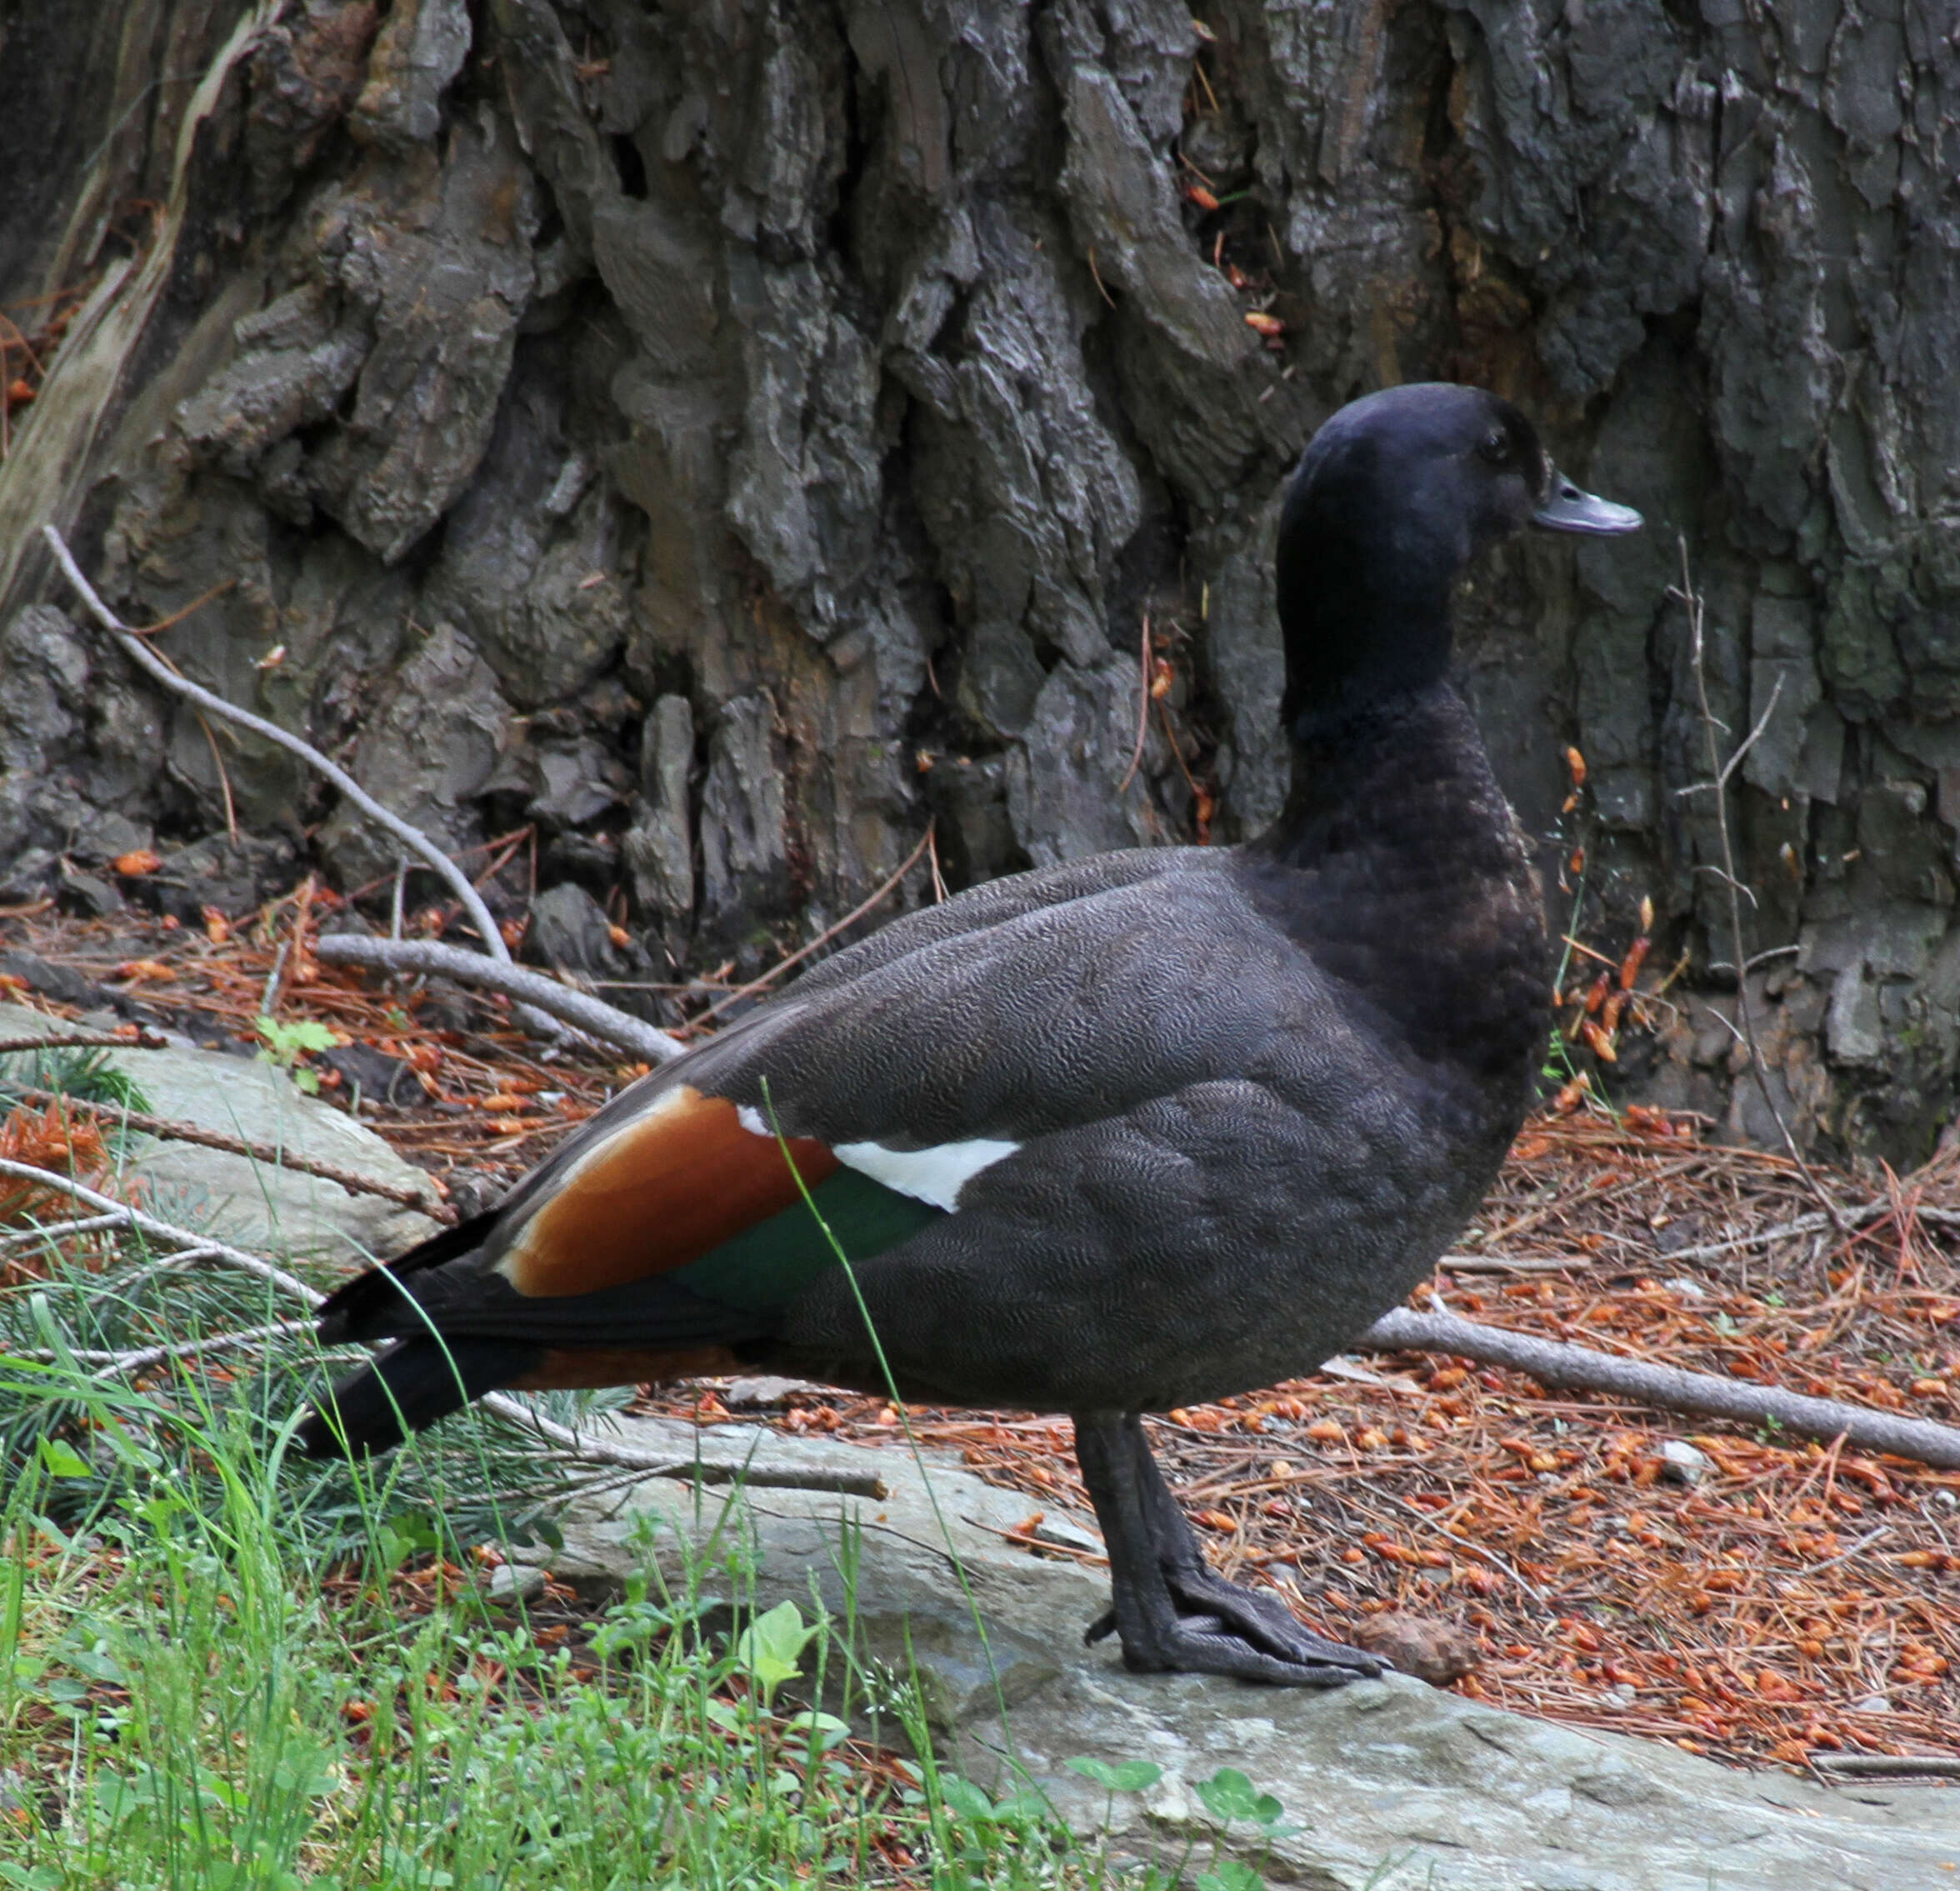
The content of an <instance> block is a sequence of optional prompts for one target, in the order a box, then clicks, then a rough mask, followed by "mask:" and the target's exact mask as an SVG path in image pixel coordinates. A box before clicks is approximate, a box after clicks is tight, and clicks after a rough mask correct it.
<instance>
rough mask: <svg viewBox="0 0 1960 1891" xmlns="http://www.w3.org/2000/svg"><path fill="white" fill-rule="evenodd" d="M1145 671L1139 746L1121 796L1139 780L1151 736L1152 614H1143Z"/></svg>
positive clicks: (1140, 690)
mask: <svg viewBox="0 0 1960 1891" xmlns="http://www.w3.org/2000/svg"><path fill="white" fill-rule="evenodd" d="M1142 664H1143V670H1142V677H1141V678H1139V680H1138V683H1137V746H1136V747H1135V748H1132V750H1131V751H1130V765H1129V767H1128V768H1125V769H1124V770H1123V778H1122V780H1121V781H1119V782H1118V783H1117V784H1116V792H1117V793H1118V794H1119V795H1120V794H1122V793H1123V792H1124V791H1125V790H1126V789H1127V788H1128V787H1129V785H1130V783H1132V782H1133V781H1134V780H1136V778H1137V769H1139V768H1142V766H1143V744H1144V743H1145V742H1146V741H1147V739H1148V738H1149V735H1150V613H1149V612H1147V611H1146V612H1145V613H1143V657H1142Z"/></svg>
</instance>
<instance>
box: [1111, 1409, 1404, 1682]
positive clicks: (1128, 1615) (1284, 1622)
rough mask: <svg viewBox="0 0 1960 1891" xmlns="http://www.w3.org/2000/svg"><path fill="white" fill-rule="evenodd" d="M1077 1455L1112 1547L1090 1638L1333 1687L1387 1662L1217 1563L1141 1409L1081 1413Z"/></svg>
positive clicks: (1174, 1660)
mask: <svg viewBox="0 0 1960 1891" xmlns="http://www.w3.org/2000/svg"><path fill="white" fill-rule="evenodd" d="M1075 1453H1076V1458H1077V1461H1078V1462H1079V1463H1081V1465H1082V1481H1083V1482H1084V1483H1086V1484H1087V1486H1088V1491H1089V1497H1090V1499H1091V1501H1092V1503H1094V1504H1095V1506H1096V1516H1097V1520H1098V1521H1099V1522H1100V1523H1101V1524H1102V1539H1103V1543H1104V1544H1105V1546H1106V1547H1107V1549H1108V1552H1109V1576H1110V1588H1111V1592H1112V1596H1111V1599H1112V1607H1111V1608H1110V1609H1109V1610H1108V1611H1107V1613H1105V1614H1103V1615H1102V1616H1100V1617H1098V1618H1097V1620H1096V1621H1095V1622H1094V1623H1092V1625H1091V1626H1090V1628H1089V1630H1088V1633H1087V1640H1089V1641H1092V1642H1096V1641H1100V1640H1101V1639H1102V1638H1103V1637H1104V1636H1105V1635H1108V1634H1111V1633H1115V1634H1117V1635H1120V1636H1121V1637H1122V1651H1123V1664H1124V1666H1125V1667H1127V1668H1135V1669H1137V1670H1139V1671H1143V1672H1152V1671H1155V1672H1159V1673H1161V1672H1167V1671H1169V1672H1184V1673H1200V1674H1231V1675H1236V1676H1237V1678H1239V1679H1241V1680H1244V1681H1264V1682H1268V1683H1273V1684H1275V1685H1277V1686H1280V1687H1292V1688H1338V1687H1342V1686H1344V1685H1345V1684H1346V1683H1347V1682H1349V1681H1352V1680H1355V1679H1357V1678H1360V1679H1372V1678H1373V1677H1375V1676H1376V1675H1377V1674H1379V1673H1381V1672H1382V1669H1383V1668H1386V1667H1387V1666H1388V1665H1389V1664H1388V1663H1387V1662H1385V1661H1383V1660H1382V1658H1381V1657H1380V1656H1379V1655H1373V1654H1369V1653H1366V1652H1365V1651H1364V1650H1362V1649H1361V1648H1349V1647H1347V1645H1346V1644H1345V1643H1341V1642H1330V1641H1328V1640H1327V1638H1325V1637H1324V1636H1321V1635H1317V1634H1315V1633H1313V1632H1312V1630H1311V1629H1309V1628H1306V1627H1304V1626H1303V1625H1302V1623H1300V1622H1299V1621H1298V1620H1297V1619H1296V1618H1295V1617H1294V1615H1293V1613H1292V1610H1291V1609H1289V1608H1287V1606H1286V1604H1285V1603H1282V1601H1281V1600H1280V1599H1279V1598H1278V1597H1277V1596H1275V1595H1266V1594H1262V1593H1260V1592H1259V1591H1258V1590H1257V1589H1248V1588H1243V1587H1242V1585H1240V1584H1239V1583H1231V1582H1227V1580H1226V1579H1225V1578H1223V1577H1222V1576H1221V1575H1218V1574H1217V1573H1216V1572H1215V1571H1213V1570H1212V1568H1211V1567H1210V1565H1209V1564H1207V1563H1206V1561H1205V1559H1204V1553H1203V1552H1202V1550H1201V1549H1200V1548H1198V1544H1197V1537H1196V1536H1195V1535H1194V1534H1193V1533H1192V1528H1191V1525H1190V1524H1189V1523H1188V1522H1187V1521H1186V1519H1185V1516H1184V1513H1183V1512H1182V1510H1181V1509H1179V1508H1178V1507H1177V1501H1176V1499H1175V1498H1172V1495H1171V1493H1170V1492H1169V1491H1168V1490H1167V1488H1165V1486H1164V1482H1163V1478H1162V1473H1160V1472H1159V1471H1158V1470H1157V1461H1156V1460H1155V1459H1154V1458H1152V1456H1151V1454H1150V1444H1149V1441H1148V1440H1147V1438H1145V1437H1144V1435H1143V1426H1142V1420H1141V1419H1139V1418H1137V1415H1136V1413H1132V1412H1120V1413H1119V1412H1092V1413H1077V1414H1076V1418H1075Z"/></svg>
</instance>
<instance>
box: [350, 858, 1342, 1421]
mask: <svg viewBox="0 0 1960 1891" xmlns="http://www.w3.org/2000/svg"><path fill="white" fill-rule="evenodd" d="M1118 858H1121V857H1118ZM1143 858H1144V859H1146V860H1147V859H1148V858H1149V857H1147V856H1145V857H1143ZM1177 858H1179V859H1181V860H1182V863H1183V864H1182V866H1179V865H1177V864H1174V863H1172V861H1170V860H1167V861H1166V862H1165V863H1163V864H1162V865H1159V866H1157V867H1156V868H1154V869H1153V870H1152V871H1151V872H1148V873H1139V872H1137V870H1136V868H1135V867H1134V865H1133V864H1129V863H1126V864H1125V865H1123V866H1122V867H1121V868H1119V869H1118V870H1117V872H1116V873H1113V874H1107V875H1105V876H1103V877H1101V878H1098V877H1097V876H1095V875H1092V874H1087V873H1081V872H1078V873H1077V874H1076V875H1075V876H1074V877H1073V878H1062V880H1061V882H1060V883H1059V884H1058V885H1057V883H1055V882H1053V881H1052V880H1051V881H1050V882H1048V883H1047V887H1046V888H1045V889H1041V890H1045V891H1046V892H1047V894H1048V897H1047V898H1031V897H1029V893H1030V889H1028V888H1026V887H1019V888H1017V887H1015V886H1014V885H1013V884H1012V883H1010V885H1009V888H1007V889H1006V891H1005V893H1001V894H994V895H993V897H992V899H991V900H988V901H982V900H981V899H979V898H974V897H973V896H962V900H960V901H956V902H949V903H947V907H946V908H940V909H937V912H938V913H939V914H941V915H943V916H942V917H937V918H936V917H935V916H934V914H932V913H927V914H922V915H918V916H917V917H916V919H915V920H914V921H908V922H907V923H905V925H904V928H903V929H902V931H901V930H900V928H887V931H897V932H899V933H900V936H899V938H897V939H895V940H891V941H888V942H885V941H884V935H882V934H881V935H878V936H877V938H873V939H872V940H871V941H869V942H867V945H866V946H865V947H860V948H856V950H855V952H854V953H852V954H846V955H840V958H839V960H838V961H837V962H834V963H833V965H832V966H827V967H825V968H822V976H821V977H819V978H812V979H807V980H805V981H803V982H802V983H801V984H800V985H799V986H798V987H797V988H796V989H795V990H794V991H793V992H792V993H791V994H790V995H789V996H787V997H786V998H783V999H781V1000H778V1001H777V1002H776V1003H773V1004H772V1005H770V1006H768V1007H767V1008H765V1009H763V1010H762V1011H761V1012H759V1013H756V1014H755V1015H754V1016H753V1017H752V1018H750V1019H748V1020H745V1021H744V1022H743V1023H742V1024H741V1025H740V1026H738V1027H737V1028H734V1029H732V1030H731V1031H729V1032H727V1033H724V1034H723V1035H722V1037H721V1038H717V1039H716V1040H714V1041H713V1042H712V1043H709V1044H707V1045H706V1046H704V1047H703V1048H702V1049H700V1050H699V1051H697V1052H695V1053H691V1054H690V1055H688V1056H687V1057H685V1058H681V1059H678V1060H677V1061H676V1062H675V1063H672V1064H671V1065H668V1066H667V1067H665V1068H662V1069H661V1070H659V1071H657V1072H656V1073H653V1074H652V1075H651V1076H649V1077H647V1078H643V1079H642V1080H641V1082H640V1083H637V1084H635V1085H634V1086H632V1088H630V1089H628V1090H627V1091H626V1092H624V1093H622V1095H621V1096H619V1097H618V1098H616V1099H615V1100H614V1101H613V1102H612V1103H611V1104H610V1105H608V1106H607V1108H606V1109H604V1110H603V1111H602V1112H601V1113H599V1114H598V1115H597V1116H596V1117H595V1118H592V1121H591V1122H589V1123H587V1124H586V1125H585V1126H584V1127H583V1128H582V1129H581V1130H580V1131H579V1132H578V1133H577V1134H576V1135H574V1136H572V1138H569V1139H568V1140H567V1142H566V1143H564V1144H563V1145H562V1147H561V1148H559V1149H558V1150H557V1152H556V1153H554V1154H553V1155H552V1158H550V1159H549V1160H548V1161H547V1163H544V1164H543V1165H542V1167H541V1168H538V1169H537V1170H536V1171H534V1172H533V1173H532V1175H531V1176H529V1177H528V1178H526V1180H525V1181H524V1182H523V1183H522V1184H521V1185H520V1186H519V1187H518V1188H517V1190H516V1191H515V1192H513V1193H512V1196H511V1197H510V1198H508V1200H507V1202H506V1203H504V1204H502V1207H500V1208H498V1210H496V1211H494V1212H493V1213H491V1214H490V1215H488V1216H484V1217H480V1218H478V1219H477V1220H476V1221H474V1222H472V1223H468V1224H467V1225H466V1226H464V1227H462V1228H455V1229H451V1230H448V1231H446V1232H445V1233H443V1234H441V1235H438V1236H437V1237H435V1238H434V1239H433V1240H432V1241H430V1242H428V1243H424V1244H423V1246H422V1247H421V1248H417V1249H414V1250H412V1251H411V1252H410V1253H408V1254H405V1255H403V1256H402V1257H401V1258H398V1260H396V1261H395V1262H393V1263H390V1264H389V1266H388V1267H387V1268H379V1269H375V1270H373V1271H372V1272H371V1273H368V1274H366V1275H363V1276H362V1277H361V1278H358V1279H357V1280H355V1281H353V1282H351V1283H348V1286H346V1287H344V1288H342V1289H341V1290H340V1292H339V1293H337V1294H335V1295H334V1296H333V1298H332V1299H331V1300H329V1302H328V1303H327V1305H326V1307H325V1308H323V1317H322V1322H321V1332H322V1335H323V1338H327V1339H330V1340H344V1339H368V1340H374V1339H383V1338H401V1339H404V1340H414V1339H416V1338H417V1336H418V1335H419V1336H423V1337H424V1338H429V1339H433V1338H435V1337H436V1336H438V1335H439V1336H440V1337H441V1338H442V1339H443V1341H444V1342H446V1343H448V1345H449V1346H450V1347H451V1348H456V1347H458V1345H463V1344H464V1343H482V1344H483V1346H484V1347H486V1348H488V1349H489V1350H488V1352H487V1353H486V1355H485V1359H486V1363H485V1365H484V1367H483V1372H484V1373H495V1374H498V1375H501V1383H525V1384H529V1385H544V1384H567V1383H577V1384H592V1383H622V1382H625V1383H630V1382H632V1381H637V1380H639V1379H643V1378H659V1377H664V1376H675V1375H677V1374H678V1373H688V1372H695V1373H698V1372H702V1371H707V1370H712V1369H717V1368H720V1369H727V1368H728V1367H729V1366H730V1365H731V1364H732V1363H733V1362H734V1361H736V1360H737V1359H738V1358H741V1357H742V1353H743V1349H744V1348H752V1347H757V1346H762V1345H765V1344H766V1343H767V1342H768V1341H770V1340H771V1339H772V1338H774V1337H775V1336H776V1335H777V1333H779V1332H780V1330H781V1328H782V1323H783V1321H784V1318H785V1316H786V1314H787V1311H788V1309H789V1308H791V1307H792V1305H793V1304H794V1303H796V1302H797V1299H798V1298H799V1297H801V1296H802V1294H803V1293H804V1292H805V1291H806V1289H807V1288H809V1287H810V1286H811V1285H812V1283H814V1282H815V1281H816V1280H817V1279H818V1278H819V1277H821V1276H822V1275H823V1274H825V1273H827V1272H828V1271H830V1270H831V1269H832V1268H834V1266H835V1264H836V1247H835V1246H833V1244H832V1238H834V1241H835V1243H837V1245H841V1246H842V1248H843V1250H844V1252H845V1253H847V1255H849V1256H850V1258H852V1260H853V1261H862V1260H868V1259H870V1258H873V1257H876V1256H878V1255H881V1254H883V1253H887V1252H888V1251H890V1250H892V1249H894V1248H897V1247H899V1246H900V1244H902V1243H906V1242H907V1241H909V1240H911V1239H912V1238H915V1237H917V1236H919V1235H920V1234H922V1233H924V1232H926V1231H927V1230H929V1229H930V1228H932V1226H933V1225H934V1224H935V1223H939V1222H941V1221H942V1220H944V1219H945V1218H947V1217H949V1216H952V1215H954V1214H956V1213H957V1212H958V1210H959V1208H960V1206H961V1203H962V1197H963V1195H964V1194H965V1193H966V1191H967V1189H968V1188H970V1186H971V1185H972V1183H974V1181H975V1179H976V1178H978V1177H980V1176H981V1175H982V1174H984V1173H987V1172H988V1171H989V1170H992V1169H995V1168H997V1166H998V1165H1001V1164H1002V1163H1009V1162H1011V1161H1012V1159H1013V1158H1017V1157H1019V1156H1020V1155H1021V1154H1022V1152H1023V1151H1028V1150H1030V1149H1032V1148H1033V1147H1034V1146H1035V1145H1039V1144H1042V1143H1044V1142H1045V1141H1047V1139H1050V1138H1054V1137H1055V1136H1057V1133H1063V1132H1067V1131H1069V1130H1071V1129H1077V1128H1082V1126H1085V1125H1089V1124H1093V1123H1098V1122H1101V1121H1103V1120H1105V1119H1110V1118H1122V1117H1123V1116H1125V1115H1126V1113H1131V1112H1133V1111H1135V1110H1136V1109H1137V1108H1140V1107H1144V1106H1148V1105H1150V1104H1152V1103H1155V1102H1157V1101H1158V1100H1160V1099H1162V1098H1167V1097H1171V1096H1174V1095H1176V1094H1177V1093H1180V1092H1182V1091H1184V1090H1187V1089H1188V1088H1191V1087H1192V1085H1194V1084H1202V1083H1206V1082H1207V1081H1209V1080H1212V1079H1214V1078H1218V1077H1220V1076H1231V1077H1234V1078H1236V1077H1238V1076H1241V1075H1242V1074H1243V1073H1246V1072H1247V1071H1248V1070H1252V1069H1256V1068H1257V1067H1258V1066H1259V1064H1260V1063H1261V1062H1262V1059H1264V1060H1266V1061H1267V1062H1270V1061H1272V1058H1273V1057H1274V1056H1275V1055H1276V1054H1278V1055H1281V1056H1283V1049H1281V1050H1280V1051H1278V1052H1277V1053H1276V1049H1275V1046H1276V1042H1277V1043H1279V1044H1281V1045H1282V1046H1283V1041H1284V1040H1285V1039H1286V1038H1287V1036H1288V1035H1289V1028H1291V1027H1294V1026H1302V1025H1304V1024H1307V1023H1310V1020H1307V1019H1304V1018H1302V1017H1301V1016H1299V1015H1298V1013H1300V1010H1301V1005H1302V983H1301V973H1302V968H1301V966H1300V965H1299V964H1297V963H1292V960H1294V959H1297V953H1295V951H1294V948H1292V947H1290V946H1289V945H1288V944H1287V942H1286V941H1285V940H1284V938H1282V937H1281V936H1280V935H1278V934H1277V933H1275V932H1274V931H1273V929H1272V928H1271V927H1270V925H1268V924H1267V923H1265V922H1264V921H1263V920H1262V919H1261V918H1259V916H1258V915H1257V913H1256V912H1254V911H1253V909H1252V908H1251V906H1250V905H1249V904H1248V903H1247V902H1246V901H1245V900H1244V899H1243V898H1242V895H1241V894H1240V893H1238V891H1237V888H1236V883H1235V882H1234V880H1233V878H1232V875H1231V874H1230V873H1229V871H1228V870H1227V866H1226V863H1225V862H1224V861H1223V860H1222V858H1217V857H1207V856H1203V855H1197V854H1195V853H1189V852H1183V851H1182V850H1180V854H1179V856H1177ZM1028 878H1033V877H1032V876H1030V877H1028ZM989 890H990V889H982V891H983V892H987V891H989ZM1057 896H1059V897H1057ZM969 901H970V902H971V903H970V904H969ZM962 906H966V907H967V912H966V913H965V914H963V915H962V913H958V912H957V911H955V910H954V908H959V907H962ZM962 918H963V919H965V920H967V921H968V922H974V923H961V922H962ZM881 942H884V943H881ZM871 948H877V949H875V950H874V949H871ZM1307 1009H1308V1010H1309V1011H1311V1010H1312V1004H1311V1003H1308V1004H1307ZM806 1190H807V1191H808V1193H809V1196H810V1200H811V1203H812V1204H813V1205H814V1206H815V1208H816V1209H817V1211H818V1213H819V1214H820V1215H821V1216H822V1220H823V1223H826V1224H827V1229H826V1227H824V1226H820V1225H819V1223H818V1220H817V1216H816V1215H812V1213H811V1212H810V1209H809V1208H807V1207H806V1205H805V1203H804V1192H805V1191H806ZM513 1346H515V1347H518V1348H529V1349H530V1350H529V1351H528V1352H527V1353H525V1355H524V1358H522V1361H519V1362H517V1363H519V1364H520V1365H521V1367H522V1370H519V1371H513V1370H512V1363H513V1358H514V1355H513V1354H512V1353H511V1352H510V1351H509V1350H508V1349H509V1348H512V1347H513ZM465 1349H466V1350H467V1346H465ZM478 1376H479V1377H481V1376H482V1374H479V1375H478ZM450 1377H451V1378H452V1380H453V1381H454V1382H455V1383H456V1384H457V1387H458V1393H459V1396H457V1397H454V1398H451V1399H450V1400H449V1401H448V1403H450V1404H452V1405H453V1404H454V1403H460V1402H461V1397H460V1393H461V1392H462V1391H463V1388H464V1387H465V1386H466V1385H467V1384H468V1383H471V1382H470V1380H469V1378H468V1373H464V1374H463V1375H461V1377H460V1378H459V1377H458V1375H457V1374H456V1373H451V1375H450ZM478 1389H482V1388H481V1387H480V1386H479V1387H478ZM470 1395H472V1396H473V1395H474V1394H473V1393H471V1394H470ZM344 1403H345V1401H344V1399H343V1404H344Z"/></svg>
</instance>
